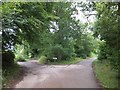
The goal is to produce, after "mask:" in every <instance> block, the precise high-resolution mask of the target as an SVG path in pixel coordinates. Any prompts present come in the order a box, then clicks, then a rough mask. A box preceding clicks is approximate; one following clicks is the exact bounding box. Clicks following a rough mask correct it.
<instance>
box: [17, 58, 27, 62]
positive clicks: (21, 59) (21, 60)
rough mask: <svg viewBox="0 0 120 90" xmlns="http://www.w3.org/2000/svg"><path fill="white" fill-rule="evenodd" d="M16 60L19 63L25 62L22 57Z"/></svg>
mask: <svg viewBox="0 0 120 90" xmlns="http://www.w3.org/2000/svg"><path fill="white" fill-rule="evenodd" d="M16 60H17V61H19V62H25V61H26V60H25V58H23V57H19V58H17V59H16Z"/></svg>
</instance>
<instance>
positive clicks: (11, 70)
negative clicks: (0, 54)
mask: <svg viewBox="0 0 120 90" xmlns="http://www.w3.org/2000/svg"><path fill="white" fill-rule="evenodd" d="M20 70H21V69H20V66H19V65H17V64H13V65H11V66H9V67H7V68H6V69H3V70H2V86H3V87H6V86H8V84H10V82H11V81H12V80H13V79H14V77H15V76H16V75H17V74H18V73H19V72H20Z"/></svg>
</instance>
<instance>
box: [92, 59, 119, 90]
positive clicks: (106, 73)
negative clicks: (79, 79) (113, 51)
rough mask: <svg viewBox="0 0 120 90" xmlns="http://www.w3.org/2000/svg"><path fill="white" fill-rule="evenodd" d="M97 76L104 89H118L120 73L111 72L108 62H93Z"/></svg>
mask: <svg viewBox="0 0 120 90" xmlns="http://www.w3.org/2000/svg"><path fill="white" fill-rule="evenodd" d="M93 66H94V70H95V75H96V77H97V79H98V80H99V81H100V83H101V85H102V86H103V87H104V88H118V86H119V85H118V84H119V83H118V78H117V77H118V72H117V71H114V70H111V68H112V67H111V65H110V64H108V62H106V61H103V62H100V61H94V62H93Z"/></svg>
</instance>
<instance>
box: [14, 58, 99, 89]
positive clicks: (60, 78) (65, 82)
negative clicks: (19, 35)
mask: <svg viewBox="0 0 120 90" xmlns="http://www.w3.org/2000/svg"><path fill="white" fill-rule="evenodd" d="M93 60H95V58H91V59H88V60H85V61H82V62H80V63H77V64H71V65H39V64H37V61H36V60H30V61H28V62H19V65H21V66H23V67H25V68H27V73H26V75H25V76H24V78H23V80H21V81H20V82H19V83H17V84H16V85H15V87H14V88H99V87H100V86H99V84H98V82H97V81H96V79H95V76H94V74H93V70H92V61H93Z"/></svg>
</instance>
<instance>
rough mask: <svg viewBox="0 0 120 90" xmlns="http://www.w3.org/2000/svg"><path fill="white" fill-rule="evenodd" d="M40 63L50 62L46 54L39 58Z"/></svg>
mask: <svg viewBox="0 0 120 90" xmlns="http://www.w3.org/2000/svg"><path fill="white" fill-rule="evenodd" d="M39 63H41V64H47V63H48V59H47V57H46V56H41V57H40V59H39Z"/></svg>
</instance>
